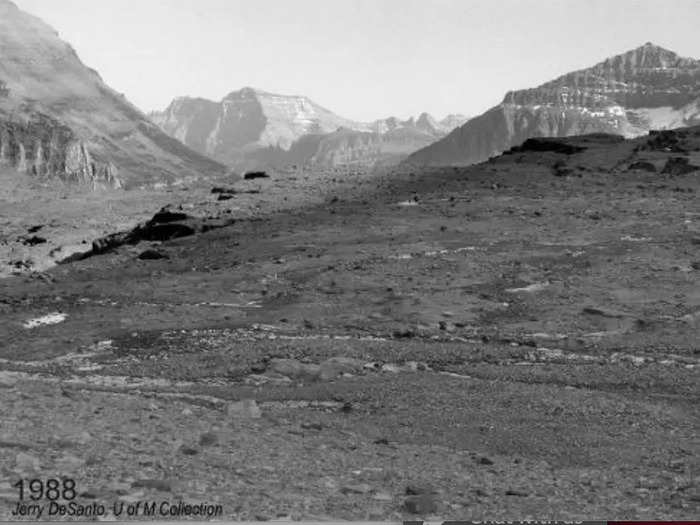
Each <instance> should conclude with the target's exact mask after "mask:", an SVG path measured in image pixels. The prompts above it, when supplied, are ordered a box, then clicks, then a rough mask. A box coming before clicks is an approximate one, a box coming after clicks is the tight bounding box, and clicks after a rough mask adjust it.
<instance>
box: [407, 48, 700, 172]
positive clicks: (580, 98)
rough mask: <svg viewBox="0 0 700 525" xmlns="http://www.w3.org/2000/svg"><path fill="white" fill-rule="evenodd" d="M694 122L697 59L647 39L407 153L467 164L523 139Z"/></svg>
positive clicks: (697, 116) (699, 89)
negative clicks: (643, 42) (648, 41)
mask: <svg viewBox="0 0 700 525" xmlns="http://www.w3.org/2000/svg"><path fill="white" fill-rule="evenodd" d="M697 123H700V61H698V60H694V59H691V58H682V57H680V56H678V55H677V54H675V53H673V52H672V51H668V50H666V49H663V48H661V47H658V46H655V45H653V44H651V43H647V44H645V45H643V46H641V47H639V48H637V49H633V50H632V51H628V52H627V53H624V54H622V55H618V56H615V57H612V58H608V59H607V60H605V61H603V62H601V63H599V64H597V65H595V66H593V67H591V68H588V69H583V70H580V71H575V72H573V73H568V74H566V75H563V76H561V77H559V78H557V79H555V80H553V81H551V82H547V83H545V84H543V85H541V86H539V87H537V88H534V89H524V90H519V91H511V92H509V93H507V94H506V96H505V98H504V99H503V102H502V103H501V104H499V105H498V106H496V107H494V108H491V109H490V110H488V111H487V112H486V113H484V114H483V115H481V116H479V117H476V118H474V119H472V120H470V121H469V122H467V123H466V124H465V125H463V126H462V127H460V128H458V129H456V130H454V131H453V132H452V133H451V134H449V135H448V136H447V137H445V138H444V139H442V140H441V141H439V142H437V143H435V144H432V145H430V146H428V147H426V148H425V149H423V150H421V151H418V152H416V153H415V154H413V155H411V157H409V159H408V160H407V162H409V163H414V164H419V165H448V164H456V165H467V164H474V163H477V162H481V161H483V160H486V159H488V158H489V157H491V156H493V155H496V154H498V153H500V152H503V151H505V150H507V149H509V148H510V147H512V146H514V145H516V144H520V143H521V142H523V141H524V140H526V139H527V138H530V137H542V136H554V137H563V136H570V135H580V134H585V133H593V132H605V133H615V134H620V135H623V136H626V137H634V136H638V135H642V134H644V133H646V132H647V131H649V130H651V129H661V128H663V129H666V128H674V127H680V126H690V125H693V124H697Z"/></svg>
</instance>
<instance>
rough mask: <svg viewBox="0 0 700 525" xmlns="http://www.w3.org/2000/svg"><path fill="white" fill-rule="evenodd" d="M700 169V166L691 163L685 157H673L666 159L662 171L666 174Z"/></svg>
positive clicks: (684, 172)
mask: <svg viewBox="0 0 700 525" xmlns="http://www.w3.org/2000/svg"><path fill="white" fill-rule="evenodd" d="M697 170H700V166H694V165H692V164H690V162H689V161H688V159H687V158H685V157H671V158H670V159H668V160H667V161H666V164H665V165H664V169H663V170H661V173H663V174H665V175H685V174H686V173H692V172H694V171H697Z"/></svg>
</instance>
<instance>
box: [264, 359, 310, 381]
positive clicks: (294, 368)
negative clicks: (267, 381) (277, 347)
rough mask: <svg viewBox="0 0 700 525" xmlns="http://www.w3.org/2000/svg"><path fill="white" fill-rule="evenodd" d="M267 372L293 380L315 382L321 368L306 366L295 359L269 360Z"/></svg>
mask: <svg viewBox="0 0 700 525" xmlns="http://www.w3.org/2000/svg"><path fill="white" fill-rule="evenodd" d="M268 370H269V371H271V372H276V373H278V374H281V375H283V376H287V377H289V378H293V379H306V380H316V379H319V377H320V374H321V367H320V366H319V365H315V364H307V363H302V362H301V361H298V360H297V359H271V360H270V364H269V366H268Z"/></svg>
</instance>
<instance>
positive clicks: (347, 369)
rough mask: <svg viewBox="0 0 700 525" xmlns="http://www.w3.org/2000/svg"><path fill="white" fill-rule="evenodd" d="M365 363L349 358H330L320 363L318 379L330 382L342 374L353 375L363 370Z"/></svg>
mask: <svg viewBox="0 0 700 525" xmlns="http://www.w3.org/2000/svg"><path fill="white" fill-rule="evenodd" d="M364 366H365V362H364V361H362V360H360V359H353V358H351V357H332V358H330V359H327V360H326V361H324V362H323V363H321V367H320V378H321V380H322V381H330V380H332V379H335V378H336V377H339V376H342V375H343V374H355V373H358V372H361V371H362V370H363V369H364Z"/></svg>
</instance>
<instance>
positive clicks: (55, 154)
mask: <svg viewBox="0 0 700 525" xmlns="http://www.w3.org/2000/svg"><path fill="white" fill-rule="evenodd" d="M0 164H1V165H3V166H9V167H12V168H15V169H16V170H18V171H20V172H23V173H28V174H31V175H33V176H35V177H40V178H43V179H48V178H51V177H58V178H60V179H62V180H64V181H65V182H76V183H79V184H82V185H91V186H93V187H94V188H95V189H97V188H121V187H122V185H121V181H120V179H119V178H118V176H117V169H116V167H115V166H114V165H113V164H112V163H111V162H105V161H104V160H100V159H98V158H95V157H93V156H92V155H91V153H90V149H89V146H88V145H87V144H86V143H85V142H84V141H82V140H80V139H79V138H78V137H77V136H76V135H75V133H74V132H73V130H71V129H70V128H69V127H67V126H64V125H62V124H61V123H59V122H57V121H56V120H54V119H52V118H50V117H47V116H45V115H40V114H34V115H33V116H32V119H31V120H27V121H24V122H16V121H12V120H11V117H7V116H6V117H5V118H4V119H2V120H0Z"/></svg>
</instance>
